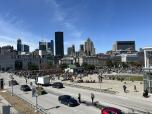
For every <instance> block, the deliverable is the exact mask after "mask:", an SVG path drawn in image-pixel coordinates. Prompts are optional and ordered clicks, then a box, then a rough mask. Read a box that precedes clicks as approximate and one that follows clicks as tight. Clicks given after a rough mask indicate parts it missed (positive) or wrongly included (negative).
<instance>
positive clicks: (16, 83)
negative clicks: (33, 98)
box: [9, 80, 19, 86]
mask: <svg viewBox="0 0 152 114" xmlns="http://www.w3.org/2000/svg"><path fill="white" fill-rule="evenodd" d="M9 85H10V86H11V85H19V84H18V82H17V81H16V80H11V81H9Z"/></svg>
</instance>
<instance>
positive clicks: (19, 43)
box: [17, 39, 22, 52]
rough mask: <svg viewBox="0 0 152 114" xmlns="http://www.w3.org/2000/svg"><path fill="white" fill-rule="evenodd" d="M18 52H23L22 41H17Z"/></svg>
mask: <svg viewBox="0 0 152 114" xmlns="http://www.w3.org/2000/svg"><path fill="white" fill-rule="evenodd" d="M17 51H18V52H21V51H22V41H21V39H18V40H17Z"/></svg>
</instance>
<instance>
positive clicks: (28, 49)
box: [22, 44, 30, 52]
mask: <svg viewBox="0 0 152 114" xmlns="http://www.w3.org/2000/svg"><path fill="white" fill-rule="evenodd" d="M29 51H30V47H29V46H28V45H26V44H23V45H22V52H29Z"/></svg>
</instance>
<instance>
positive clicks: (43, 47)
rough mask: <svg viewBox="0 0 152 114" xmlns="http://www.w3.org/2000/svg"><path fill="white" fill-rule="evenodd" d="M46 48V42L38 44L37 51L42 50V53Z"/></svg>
mask: <svg viewBox="0 0 152 114" xmlns="http://www.w3.org/2000/svg"><path fill="white" fill-rule="evenodd" d="M46 48H47V43H46V42H43V41H41V42H39V50H42V51H46Z"/></svg>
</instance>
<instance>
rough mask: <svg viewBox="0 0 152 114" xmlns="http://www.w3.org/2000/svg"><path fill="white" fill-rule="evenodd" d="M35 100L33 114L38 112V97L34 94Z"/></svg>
mask: <svg viewBox="0 0 152 114" xmlns="http://www.w3.org/2000/svg"><path fill="white" fill-rule="evenodd" d="M35 98H36V109H35V112H38V95H37V93H36V96H35Z"/></svg>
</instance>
